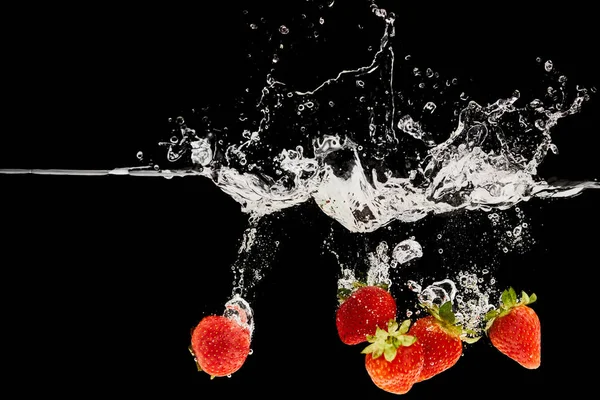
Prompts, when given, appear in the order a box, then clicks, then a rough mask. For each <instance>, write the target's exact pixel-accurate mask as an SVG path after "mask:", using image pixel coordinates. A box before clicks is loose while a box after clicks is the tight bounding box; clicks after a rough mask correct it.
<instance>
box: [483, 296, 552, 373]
mask: <svg viewBox="0 0 600 400" xmlns="http://www.w3.org/2000/svg"><path fill="white" fill-rule="evenodd" d="M536 300H537V296H536V295H535V294H532V295H531V296H529V295H528V294H527V293H525V292H522V293H521V299H520V300H519V301H517V294H516V292H515V290H514V289H513V288H512V287H511V288H508V289H507V290H505V291H504V292H502V296H501V302H500V308H499V309H497V310H491V311H489V312H488V313H487V314H486V316H485V319H486V320H487V325H486V332H487V334H488V337H489V338H490V341H491V342H492V345H493V346H494V347H495V348H496V349H498V350H499V351H500V352H501V353H502V354H504V355H506V356H508V357H509V358H511V359H512V360H514V361H516V362H518V363H519V364H520V365H522V366H523V367H525V368H527V369H536V368H538V367H539V366H540V364H541V343H542V336H541V326H540V319H539V317H538V315H537V313H536V312H535V311H534V310H533V309H532V308H530V307H529V304H531V303H533V302H535V301H536Z"/></svg>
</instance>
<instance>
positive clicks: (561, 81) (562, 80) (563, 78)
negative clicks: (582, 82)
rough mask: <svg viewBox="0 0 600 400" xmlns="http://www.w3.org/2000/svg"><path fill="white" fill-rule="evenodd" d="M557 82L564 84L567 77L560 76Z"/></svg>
mask: <svg viewBox="0 0 600 400" xmlns="http://www.w3.org/2000/svg"><path fill="white" fill-rule="evenodd" d="M558 81H559V82H560V83H565V82H566V81H567V77H566V76H564V75H561V76H559V77H558Z"/></svg>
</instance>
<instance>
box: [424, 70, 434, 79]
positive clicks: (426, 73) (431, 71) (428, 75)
mask: <svg viewBox="0 0 600 400" xmlns="http://www.w3.org/2000/svg"><path fill="white" fill-rule="evenodd" d="M425 75H427V77H428V78H432V77H433V70H432V69H431V68H427V69H426V70H425Z"/></svg>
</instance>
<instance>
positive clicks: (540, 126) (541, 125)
mask: <svg viewBox="0 0 600 400" xmlns="http://www.w3.org/2000/svg"><path fill="white" fill-rule="evenodd" d="M534 125H535V127H536V128H538V129H539V130H540V131H543V130H544V128H545V126H546V123H545V122H544V121H542V120H541V119H538V120H536V121H535V123H534Z"/></svg>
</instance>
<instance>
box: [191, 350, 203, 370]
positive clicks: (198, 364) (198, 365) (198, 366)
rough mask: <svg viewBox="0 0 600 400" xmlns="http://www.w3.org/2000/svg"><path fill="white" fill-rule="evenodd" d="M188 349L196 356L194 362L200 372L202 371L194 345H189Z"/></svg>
mask: <svg viewBox="0 0 600 400" xmlns="http://www.w3.org/2000/svg"><path fill="white" fill-rule="evenodd" d="M188 350H189V351H190V354H191V355H192V357H194V362H195V363H196V368H198V372H202V368H201V367H200V363H199V362H198V359H197V358H196V354H195V353H194V349H193V348H192V346H188Z"/></svg>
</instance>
